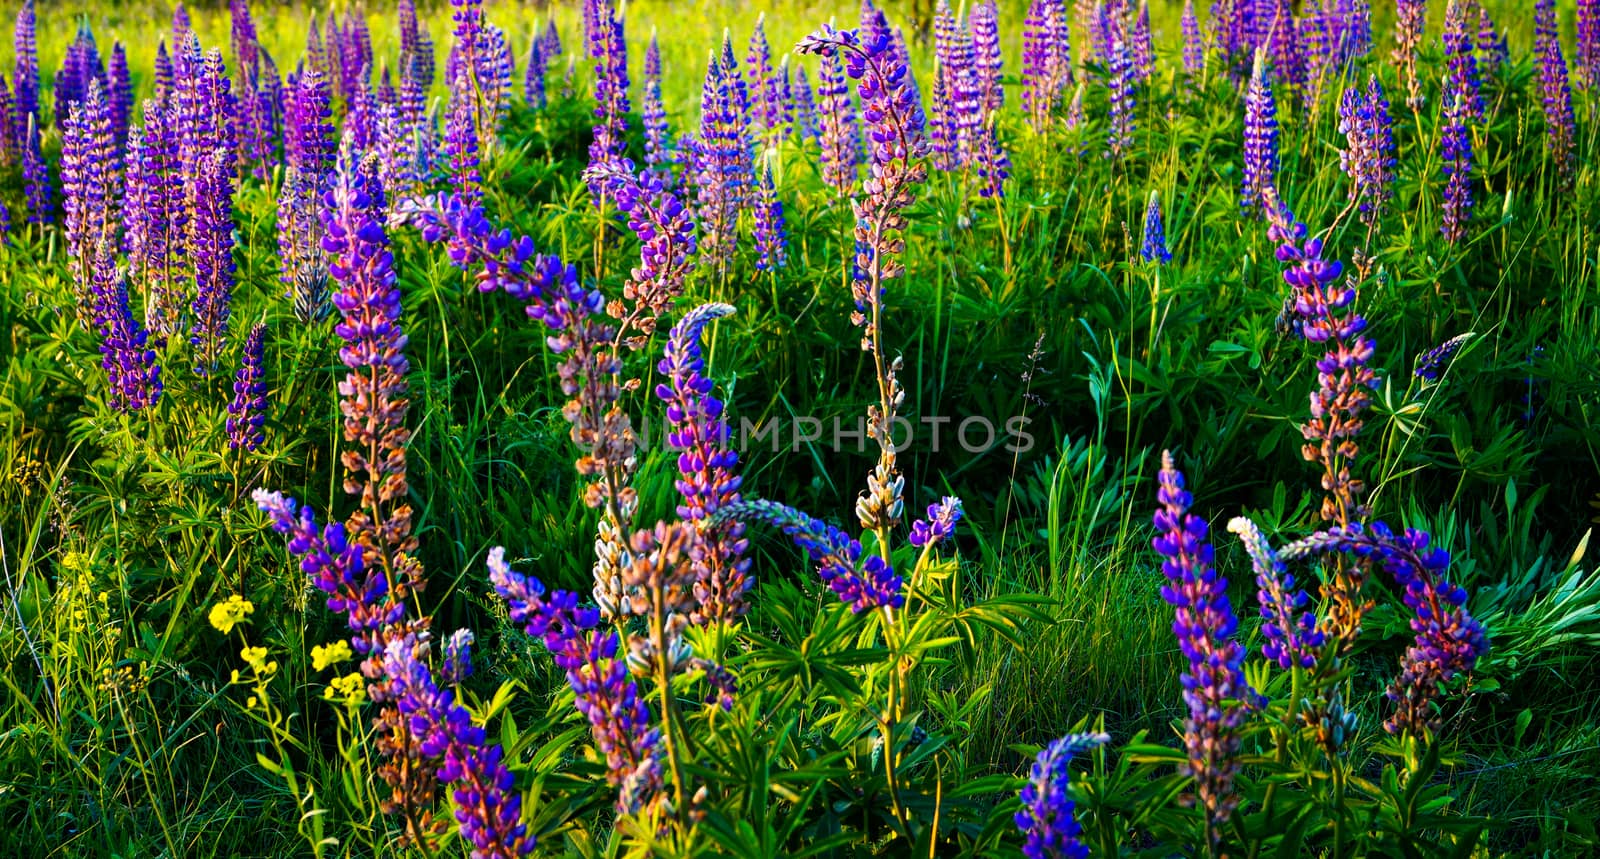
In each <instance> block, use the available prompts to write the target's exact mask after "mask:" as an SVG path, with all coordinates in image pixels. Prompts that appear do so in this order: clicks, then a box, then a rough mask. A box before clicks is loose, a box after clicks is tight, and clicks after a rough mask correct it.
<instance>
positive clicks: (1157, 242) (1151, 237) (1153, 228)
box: [1139, 191, 1172, 264]
mask: <svg viewBox="0 0 1600 859" xmlns="http://www.w3.org/2000/svg"><path fill="white" fill-rule="evenodd" d="M1139 255H1140V256H1142V257H1144V261H1145V262H1155V263H1162V264H1165V263H1169V262H1172V252H1171V251H1169V250H1167V232H1166V229H1165V228H1164V227H1163V226H1162V224H1161V195H1160V194H1159V193H1158V192H1156V191H1151V192H1150V205H1148V206H1146V207H1145V210H1144V244H1143V245H1141V246H1140V248H1139Z"/></svg>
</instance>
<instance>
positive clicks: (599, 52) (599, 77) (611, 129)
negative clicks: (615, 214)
mask: <svg viewBox="0 0 1600 859" xmlns="http://www.w3.org/2000/svg"><path fill="white" fill-rule="evenodd" d="M597 8H598V10H599V14H600V18H599V21H598V22H597V25H598V26H599V31H598V34H597V39H596V41H595V43H594V44H593V45H592V46H591V49H590V57H591V58H593V59H594V61H595V73H594V101H595V108H594V115H595V119H596V120H597V122H596V124H595V127H594V140H593V142H592V143H590V145H589V163H590V164H604V163H607V162H610V161H615V160H617V159H619V158H621V157H622V155H623V152H624V150H625V149H626V148H627V141H626V139H625V136H626V134H627V116H628V110H629V105H628V43H627V39H626V38H625V37H624V36H623V27H622V19H621V18H620V17H618V15H617V11H616V9H615V8H614V7H613V6H612V5H611V0H597ZM589 194H590V196H591V197H592V198H593V200H594V203H595V205H597V206H598V205H600V196H601V195H600V189H599V188H598V187H597V186H594V185H591V186H590V187H589Z"/></svg>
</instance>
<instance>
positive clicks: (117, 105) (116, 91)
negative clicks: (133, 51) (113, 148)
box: [106, 42, 133, 150]
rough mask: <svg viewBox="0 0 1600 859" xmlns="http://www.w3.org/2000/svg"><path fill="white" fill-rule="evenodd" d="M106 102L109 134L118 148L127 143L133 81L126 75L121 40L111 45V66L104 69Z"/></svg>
mask: <svg viewBox="0 0 1600 859" xmlns="http://www.w3.org/2000/svg"><path fill="white" fill-rule="evenodd" d="M106 102H107V105H106V106H107V107H108V108H109V109H110V111H111V136H112V138H113V139H115V140H116V141H117V148H118V149H119V150H120V149H121V148H122V147H123V146H126V145H127V143H128V122H129V119H130V118H131V117H132V114H133V81H132V80H131V79H130V78H129V77H128V54H127V52H126V51H124V50H123V48H122V43H121V42H116V43H114V44H112V46H111V66H110V67H109V68H108V69H107V70H106Z"/></svg>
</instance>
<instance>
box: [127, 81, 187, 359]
mask: <svg viewBox="0 0 1600 859" xmlns="http://www.w3.org/2000/svg"><path fill="white" fill-rule="evenodd" d="M127 185H128V191H127V196H126V197H125V198H124V200H123V207H124V211H125V216H124V217H125V220H126V222H127V234H126V238H127V249H128V266H129V268H130V272H129V274H130V276H131V277H133V278H135V279H136V281H138V282H140V283H141V284H142V285H143V287H144V290H143V292H144V318H145V324H146V325H147V326H149V328H150V332H151V334H152V335H153V336H154V337H155V338H156V340H157V341H158V342H161V343H165V342H166V341H167V339H168V338H169V337H172V336H173V335H175V334H177V332H178V324H179V318H180V317H181V316H182V313H183V297H184V295H185V294H186V293H187V292H188V288H187V286H186V285H185V284H184V277H185V275H184V273H183V271H182V260H183V255H184V244H185V241H186V239H187V235H186V233H187V223H188V222H187V218H186V214H187V213H186V212H185V210H184V208H183V177H182V175H181V174H180V173H179V166H178V148H177V142H176V141H175V140H174V139H173V136H172V119H171V113H170V112H169V111H168V109H167V107H166V106H165V105H164V104H163V103H162V102H159V101H147V102H145V103H144V124H143V125H142V126H140V127H136V128H134V129H133V130H132V131H130V132H129V134H128V183H127Z"/></svg>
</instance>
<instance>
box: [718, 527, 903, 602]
mask: <svg viewBox="0 0 1600 859" xmlns="http://www.w3.org/2000/svg"><path fill="white" fill-rule="evenodd" d="M751 520H755V521H761V522H766V523H767V524H769V525H772V526H774V527H777V528H779V529H781V530H782V531H783V533H785V534H787V535H789V537H790V538H792V539H793V540H794V544H795V545H796V546H798V547H799V548H800V549H802V550H803V551H805V553H806V554H807V555H808V556H810V558H811V561H812V563H814V564H816V565H817V575H818V577H820V578H821V579H822V582H823V584H825V585H827V586H828V588H829V589H830V590H832V591H833V592H834V593H835V594H836V595H838V597H839V599H840V600H841V601H842V602H844V604H845V605H848V606H850V610H851V611H853V612H855V613H856V614H860V613H861V612H864V611H871V610H873V609H876V608H884V607H887V608H899V607H900V606H902V605H904V604H905V594H903V593H901V589H902V581H901V579H900V576H898V575H896V574H895V572H894V569H893V568H892V567H890V566H889V564H888V562H887V561H885V560H884V559H883V558H882V557H880V556H878V555H874V554H870V553H867V552H864V551H863V550H862V548H861V543H860V542H859V541H857V540H855V539H854V538H852V537H851V536H850V535H848V534H846V533H844V532H843V531H841V530H839V529H838V528H835V527H834V526H832V525H828V524H825V523H824V522H823V521H822V520H820V519H815V518H812V517H811V516H807V515H806V514H804V513H802V512H800V511H799V510H796V509H794V508H793V507H789V506H787V505H784V504H779V503H777V502H775V501H766V500H759V499H752V500H745V501H738V502H734V503H731V504H728V505H725V506H723V507H722V508H721V509H720V510H718V511H717V512H716V513H715V514H713V515H712V516H711V518H710V520H709V522H710V523H711V524H713V525H720V524H722V523H725V522H732V521H751Z"/></svg>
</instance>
